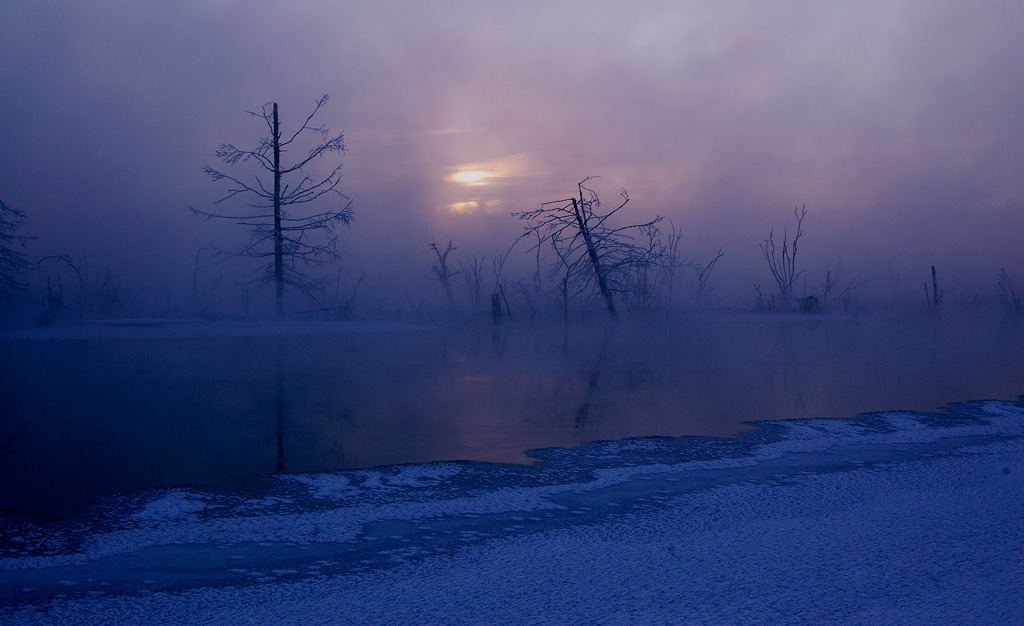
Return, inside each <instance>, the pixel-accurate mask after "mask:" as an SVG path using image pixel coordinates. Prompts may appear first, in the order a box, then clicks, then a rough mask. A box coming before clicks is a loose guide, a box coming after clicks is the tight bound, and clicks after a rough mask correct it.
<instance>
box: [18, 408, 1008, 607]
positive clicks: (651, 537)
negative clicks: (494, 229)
mask: <svg viewBox="0 0 1024 626" xmlns="http://www.w3.org/2000/svg"><path fill="white" fill-rule="evenodd" d="M759 426H760V428H759V429H757V430H754V431H752V432H749V433H746V434H744V435H741V436H740V437H738V438H736V439H704V438H682V439H667V438H655V439H632V440H625V441H618V442H600V443H594V444H589V445H586V446H583V447H581V448H577V449H545V450H538V451H535V452H534V453H533V454H534V455H535V456H537V457H539V458H540V459H542V462H541V463H539V464H538V465H536V466H534V467H520V466H508V465H493V464H482V463H434V464H425V465H407V466H393V467H384V468H378V469H373V470H359V471H350V472H336V473H323V474H304V475H284V476H280V477H276V478H268V479H267V480H268V485H267V488H266V489H265V490H264V491H262V492H260V493H238V492H227V491H215V490H201V489H194V488H179V489H171V490H161V491H154V492H148V493H144V494H142V495H137V496H132V497H118V498H113V499H111V500H110V501H109V502H108V503H107V504H106V505H105V506H104V507H101V508H99V509H96V510H94V511H93V512H91V513H90V514H89V515H88V516H84V517H79V518H76V519H74V520H69V521H66V522H61V523H49V524H47V523H40V522H34V521H29V520H25V519H22V518H15V517H8V518H5V519H3V527H2V535H0V536H2V539H3V541H2V546H3V555H2V558H0V598H2V600H3V606H4V608H2V609H0V622H2V623H4V624H98V623H103V624H167V623H192V624H691V623H692V624H818V623H847V624H941V623H949V624H966V623H970V624H1010V623H1021V621H1022V620H1024V601H1022V594H1021V593H1020V589H1021V583H1022V581H1024V480H1022V476H1024V446H1022V445H1021V443H1022V439H1024V407H1022V406H1021V404H1020V403H1016V404H1015V403H1006V402H977V403H967V404H962V405H955V406H953V407H951V408H950V410H949V412H948V413H945V414H940V415H936V414H921V413H908V412H898V413H896V412H893V413H881V414H868V415H862V416H859V417H857V418H855V419H846V420H843V419H822V420H798V421H784V422H770V423H761V424H759Z"/></svg>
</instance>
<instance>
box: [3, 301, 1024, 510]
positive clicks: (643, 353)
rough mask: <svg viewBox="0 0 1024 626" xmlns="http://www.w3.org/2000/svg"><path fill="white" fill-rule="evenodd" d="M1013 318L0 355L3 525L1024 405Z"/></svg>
mask: <svg viewBox="0 0 1024 626" xmlns="http://www.w3.org/2000/svg"><path fill="white" fill-rule="evenodd" d="M1022 355H1024V327H1022V325H1021V322H1020V320H1007V319H1006V318H1002V317H991V318H936V317H926V318H918V319H903V320H898V321H893V320H884V319H853V320H836V319H827V318H812V317H796V316H793V317H754V316H749V317H744V316H737V317H724V318H702V319H692V318H681V319H677V320H673V321H665V320H661V321H654V320H627V321H623V322H620V323H618V324H615V325H610V324H608V323H607V322H605V321H603V320H596V321H592V322H589V323H585V324H584V323H576V324H573V325H571V326H570V327H569V328H568V329H566V327H564V326H562V325H560V324H557V325H553V326H528V325H521V326H519V325H515V326H511V327H505V328H502V329H500V330H499V331H494V330H492V329H490V328H471V329H459V330H446V329H440V330H439V329H415V330H402V331H398V332H371V333H346V334H305V335H293V336H205V337H191V338H189V337H176V338H170V337H168V338H152V337H151V338H145V337H141V336H140V337H134V338H116V339H115V338H109V337H108V338H102V339H100V338H93V339H53V338H45V333H44V334H40V335H39V336H38V337H34V338H32V339H15V338H11V336H10V335H9V336H7V337H6V338H0V509H3V510H8V511H12V510H13V511H19V512H26V513H31V514H36V515H47V516H66V515H69V514H72V513H74V512H75V511H77V510H79V509H81V507H83V506H85V505H86V504H87V503H88V502H89V501H90V500H91V499H92V498H94V497H95V496H97V495H98V494H102V493H125V492H129V491H131V490H134V489H138V488H145V487H151V486H166V485H176V484H203V485H214V486H224V487H231V488H258V486H259V483H258V481H255V480H253V479H252V478H251V477H252V476H254V475H258V474H266V473H272V472H275V471H278V470H279V469H282V468H283V470H284V471H287V472H309V471H320V470H329V469H342V468H355V467H369V466H375V465H383V464H396V463H416V462H425V461H436V460H479V461H495V462H515V463H524V462H529V461H530V459H529V457H527V456H526V455H525V454H524V451H526V450H529V449H532V448H542V447H552V446H562V447H567V446H574V445H578V444H580V443H584V442H587V441H594V440H601V439H621V438H625V437H637V436H682V435H705V436H729V435H733V434H735V433H737V432H740V431H742V430H744V429H747V428H750V426H748V425H746V424H745V422H749V421H756V420H766V419H789V418H799V417H842V416H852V415H855V414H857V413H861V412H868V411H880V410H895V409H912V410H934V409H938V408H940V407H942V406H943V405H945V404H947V403H950V402H957V401H965V400H975V399H1005V400H1012V399H1015V398H1016V397H1017V396H1018V395H1019V394H1021V393H1024V356H1022Z"/></svg>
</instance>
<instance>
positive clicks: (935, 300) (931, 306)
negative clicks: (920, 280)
mask: <svg viewBox="0 0 1024 626" xmlns="http://www.w3.org/2000/svg"><path fill="white" fill-rule="evenodd" d="M945 295H946V290H945V289H943V290H942V291H939V279H938V277H937V275H936V272H935V266H934V265H933V266H932V290H931V292H930V293H929V291H928V283H927V282H926V283H925V284H924V300H925V304H927V305H928V310H929V311H930V312H932V313H938V312H939V309H941V308H942V298H943V297H945Z"/></svg>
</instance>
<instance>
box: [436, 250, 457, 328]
mask: <svg viewBox="0 0 1024 626" xmlns="http://www.w3.org/2000/svg"><path fill="white" fill-rule="evenodd" d="M430 249H431V250H433V251H434V254H436V255H437V263H433V264H432V265H431V266H430V270H431V271H432V272H433V273H434V278H436V279H437V282H439V283H441V286H442V287H443V288H444V297H445V298H446V299H447V300H448V308H449V310H450V312H451V313H452V315H454V314H455V294H454V293H452V278H454V277H455V276H458V275H459V274H461V273H462V272H461V271H460V270H456V271H454V272H453V271H452V269H451V267H449V266H448V255H449V254H451V253H452V252H453V251H455V250H457V248H456V247H455V246H453V245H452V240H450V239H449V240H448V247H447V248H445V251H444V252H443V253H442V252H441V251H440V250H439V249H438V247H437V244H436V243H431V244H430Z"/></svg>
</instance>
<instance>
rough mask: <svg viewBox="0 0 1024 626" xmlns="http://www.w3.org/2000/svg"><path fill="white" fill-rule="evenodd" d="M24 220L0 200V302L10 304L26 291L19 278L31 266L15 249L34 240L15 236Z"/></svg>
mask: <svg viewBox="0 0 1024 626" xmlns="http://www.w3.org/2000/svg"><path fill="white" fill-rule="evenodd" d="M25 220H26V218H25V214H24V213H22V212H21V211H19V210H18V209H12V208H11V207H10V206H9V205H8V204H7V203H6V202H4V201H3V200H0V302H12V301H13V300H14V299H15V297H16V296H17V294H19V293H21V292H24V291H27V290H28V285H27V284H25V283H24V282H23V281H22V280H21V278H20V276H21V273H22V272H24V271H26V270H28V269H31V268H32V264H31V263H29V261H28V259H26V258H25V255H24V254H23V253H21V252H19V251H18V250H17V249H16V248H15V246H17V247H21V248H24V247H25V244H27V243H28V241H29V240H30V239H34V237H27V236H25V235H19V234H17V233H18V231H19V230H20V229H21V227H22V226H23V225H24V224H25Z"/></svg>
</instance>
